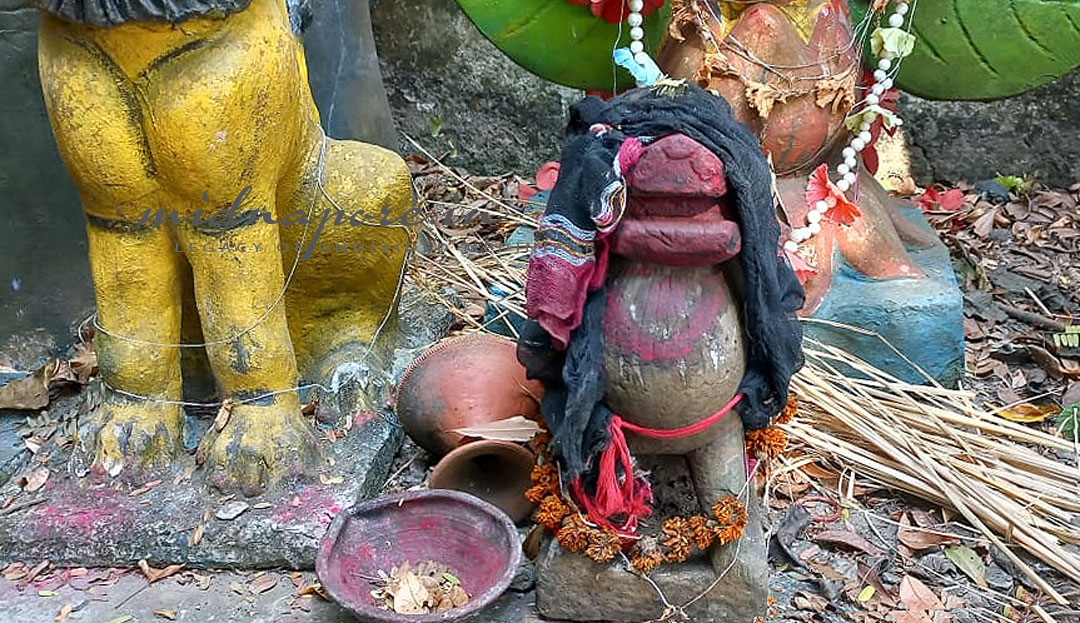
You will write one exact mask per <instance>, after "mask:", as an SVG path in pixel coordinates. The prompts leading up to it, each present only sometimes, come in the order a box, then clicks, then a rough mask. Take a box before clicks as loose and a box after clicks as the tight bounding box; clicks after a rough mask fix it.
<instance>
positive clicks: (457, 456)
mask: <svg viewBox="0 0 1080 623" xmlns="http://www.w3.org/2000/svg"><path fill="white" fill-rule="evenodd" d="M535 460H536V459H535V457H534V456H533V453H532V452H529V451H528V450H526V449H525V448H523V447H521V446H519V445H517V444H516V443H511V442H509V441H494V440H491V439H480V440H478V441H474V442H472V443H469V444H466V445H464V446H461V447H460V448H457V449H456V450H454V451H453V452H451V453H450V454H447V455H446V456H445V457H443V459H442V460H441V461H439V463H438V464H437V465H436V466H435V469H434V470H432V472H431V477H430V478H429V479H428V486H429V487H430V488H432V489H454V490H456V491H464V492H465V493H470V494H472V495H475V496H476V497H478V498H480V499H481V500H484V501H485V502H489V503H491V504H493V505H495V506H496V507H498V508H499V509H502V511H503V512H504V513H506V514H507V515H510V517H511V518H513V520H514V521H521V520H523V519H525V518H526V517H528V516H529V513H531V512H532V510H533V508H535V505H534V504H532V503H531V502H529V501H528V500H526V499H525V490H526V489H528V488H529V487H530V486H531V485H532V481H531V479H530V475H531V474H532V468H533V463H534V462H535Z"/></svg>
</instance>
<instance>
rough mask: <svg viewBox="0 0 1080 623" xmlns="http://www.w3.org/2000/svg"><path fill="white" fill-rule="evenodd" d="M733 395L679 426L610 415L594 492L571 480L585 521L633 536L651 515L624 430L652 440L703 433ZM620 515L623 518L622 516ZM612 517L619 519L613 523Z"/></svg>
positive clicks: (735, 400) (726, 410) (723, 412)
mask: <svg viewBox="0 0 1080 623" xmlns="http://www.w3.org/2000/svg"><path fill="white" fill-rule="evenodd" d="M742 397H743V396H742V394H737V395H736V396H735V397H734V398H732V399H731V400H730V401H729V402H728V403H727V404H726V405H724V406H723V408H721V409H720V410H719V411H717V412H716V413H714V414H712V415H710V416H709V417H707V418H705V419H703V420H700V421H698V422H694V423H693V424H690V425H688V426H683V427H682V428H675V429H669V430H660V429H654V428H645V427H642V426H638V425H636V424H631V423H629V422H627V421H625V420H623V419H622V418H621V417H619V416H618V415H613V416H612V417H611V424H610V425H609V426H608V434H609V435H610V437H611V442H610V443H609V444H608V447H607V448H605V449H604V451H603V452H602V453H601V454H600V461H599V464H598V465H597V476H596V493H595V495H593V496H592V497H591V498H590V497H589V496H588V495H587V494H586V493H585V488H584V486H583V485H582V483H581V477H580V476H579V477H578V478H576V479H574V482H573V490H574V497H575V498H576V499H577V500H578V502H579V503H580V504H581V505H582V506H584V507H585V512H586V514H587V515H588V516H589V520H591V521H592V522H593V523H595V524H597V525H600V526H604V527H607V528H612V529H613V530H615V531H616V532H618V533H619V535H620V536H623V537H626V536H634V535H636V533H637V525H638V521H639V520H640V519H642V518H644V517H648V516H649V515H651V514H652V508H651V507H650V506H649V505H650V504H652V501H653V494H652V487H650V486H649V482H648V481H647V480H645V479H644V478H641V477H638V476H635V475H634V463H633V460H632V458H631V457H630V448H629V447H628V446H627V445H626V433H625V432H623V431H624V430H629V431H630V432H633V433H636V434H638V435H642V436H644V437H650V438H652V439H679V438H682V437H689V436H691V435H696V434H698V433H701V432H704V431H705V430H707V429H708V428H709V427H710V426H712V425H713V424H716V423H717V422H719V421H720V420H722V419H724V417H725V416H727V414H728V413H730V412H731V410H732V409H733V408H735V405H737V404H739V401H740V400H742ZM620 465H621V467H622V469H623V479H622V483H621V484H620V483H619V475H618V470H617V466H620ZM622 518H624V519H622ZM613 519H622V522H621V524H620V525H615V524H614V522H613Z"/></svg>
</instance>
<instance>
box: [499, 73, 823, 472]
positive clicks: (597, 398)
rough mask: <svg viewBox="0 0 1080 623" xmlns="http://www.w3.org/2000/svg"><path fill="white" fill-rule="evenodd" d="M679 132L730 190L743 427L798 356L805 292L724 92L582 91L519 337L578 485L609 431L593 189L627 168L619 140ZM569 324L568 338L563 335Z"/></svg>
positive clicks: (782, 395) (769, 407)
mask: <svg viewBox="0 0 1080 623" xmlns="http://www.w3.org/2000/svg"><path fill="white" fill-rule="evenodd" d="M677 133H678V134H683V135H685V136H688V137H689V138H692V139H694V140H695V141H697V142H698V143H701V144H702V145H703V146H704V147H705V148H707V149H709V150H710V151H711V152H713V153H714V154H716V155H717V157H718V158H719V159H720V160H721V161H722V162H723V164H724V173H725V176H726V178H727V182H728V188H729V192H730V193H732V194H733V196H734V203H735V206H736V209H737V214H738V219H739V226H740V230H741V234H742V252H741V253H740V256H739V257H740V259H741V263H742V266H743V269H744V271H745V282H746V294H745V300H744V301H743V305H744V309H743V312H744V313H743V318H744V319H745V322H746V337H747V342H746V343H747V367H746V373H745V376H744V377H743V379H742V383H741V385H740V388H739V391H740V392H741V393H742V394H743V395H744V396H743V399H742V402H741V403H740V404H739V407H738V408H739V413H740V415H741V417H742V419H743V423H744V425H745V427H746V428H748V429H755V428H763V427H765V426H768V425H769V423H770V421H771V419H772V417H773V416H775V415H776V414H777V413H778V412H779V411H780V409H781V408H783V406H784V404H785V401H786V399H787V394H788V384H789V382H790V379H791V376H792V375H793V374H794V373H795V371H796V370H798V368H799V367H800V366H801V365H802V346H801V345H802V330H801V328H800V326H799V322H798V320H797V319H796V316H795V313H796V311H797V310H798V309H799V308H800V307H801V306H802V304H803V301H804V294H803V290H802V287H801V285H800V284H799V281H798V279H797V278H796V276H795V273H794V271H793V270H792V269H791V266H790V265H789V264H788V262H787V260H786V258H784V257H783V254H782V253H781V252H780V248H779V246H778V240H779V236H780V227H779V224H778V223H777V220H776V212H775V206H774V203H773V197H772V177H771V174H770V172H769V166H768V163H767V161H766V160H765V158H764V157H763V156H762V152H761V146H760V143H759V142H758V139H757V137H755V136H754V135H753V134H752V133H751V132H750V131H749V130H748V129H747V128H745V127H744V126H743V125H741V124H740V123H739V122H738V121H736V120H735V118H734V116H733V115H732V111H731V107H730V106H729V105H728V103H727V102H726V101H724V100H723V99H722V98H720V97H717V96H714V95H711V94H709V93H707V92H705V91H703V90H701V89H700V88H698V87H696V86H693V85H681V86H661V87H657V88H651V89H636V90H634V91H630V92H628V93H625V94H623V95H620V96H618V97H616V98H613V99H611V100H609V101H604V100H602V99H600V98H597V97H588V98H586V99H585V100H583V101H582V102H580V103H579V104H577V105H576V106H574V107H573V109H572V110H571V114H570V123H569V127H568V128H567V138H566V143H565V145H564V148H563V153H562V157H561V169H560V174H559V180H558V182H557V184H556V186H555V188H554V189H553V190H552V193H551V198H550V199H549V201H548V204H547V208H546V210H545V212H544V218H543V219H542V220H541V227H540V230H539V231H538V233H537V243H536V247H535V249H534V252H533V256H532V258H531V260H530V265H529V276H528V286H527V297H528V305H527V309H528V312H529V316H530V320H529V322H528V323H527V325H526V327H525V330H524V332H523V333H522V335H521V338H520V340H519V342H518V358H519V359H520V360H521V362H522V363H523V364H524V365H525V367H526V369H527V370H528V374H529V377H530V378H535V379H538V380H540V381H541V382H543V383H544V386H545V390H546V393H545V395H544V399H543V403H542V405H541V411H542V414H543V416H544V419H545V422H546V423H547V425H548V427H549V428H550V430H551V432H552V434H553V437H554V442H555V448H556V452H557V454H558V456H559V458H560V460H561V461H562V463H563V468H564V470H565V471H566V473H567V474H568V475H569V476H570V477H571V478H578V477H582V476H583V477H584V481H585V483H586V488H588V487H589V486H590V485H589V483H590V482H591V481H595V469H596V463H597V460H596V459H597V457H598V455H599V454H600V453H601V452H603V451H604V450H605V448H606V446H607V445H608V444H609V442H610V439H609V433H608V425H609V423H610V422H611V420H612V413H611V411H610V410H609V409H608V408H607V407H605V406H604V404H603V396H604V375H603V314H604V305H605V291H604V288H603V280H602V277H603V272H604V270H605V269H606V244H604V242H603V234H602V232H600V231H598V227H597V222H596V220H595V219H596V215H597V213H598V211H600V208H598V205H597V204H598V201H599V199H598V193H601V191H602V189H604V190H608V189H610V186H611V184H612V180H613V178H621V176H622V174H624V173H625V171H619V161H620V156H621V155H622V152H621V151H620V148H621V147H622V146H623V143H624V142H626V141H628V140H633V139H638V140H640V141H642V142H648V141H650V140H655V139H658V138H661V137H663V136H667V135H671V134H677ZM635 142H636V141H635ZM597 163H604V166H603V167H601V166H598V165H597ZM613 170H614V175H613V173H612V171H613ZM600 229H602V228H600ZM590 255H591V257H590ZM583 291H588V292H587V296H585V297H582V296H581V295H582V293H583ZM582 299H583V304H582ZM568 309H569V311H568ZM578 309H580V312H579V313H578V314H576V315H575V314H574V313H573V312H575V311H578ZM578 318H580V322H577V321H578ZM567 331H569V344H563V341H564V340H563V338H562V337H561V336H562V335H565V334H566V333H567ZM564 346H565V348H564ZM590 472H592V473H590Z"/></svg>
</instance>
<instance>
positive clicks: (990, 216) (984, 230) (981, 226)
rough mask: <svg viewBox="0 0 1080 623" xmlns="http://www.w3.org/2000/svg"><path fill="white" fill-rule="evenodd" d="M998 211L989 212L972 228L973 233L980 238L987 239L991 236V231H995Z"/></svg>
mask: <svg viewBox="0 0 1080 623" xmlns="http://www.w3.org/2000/svg"><path fill="white" fill-rule="evenodd" d="M997 214H998V209H997V208H992V209H990V210H987V211H986V212H985V213H984V214H983V215H982V216H980V217H979V218H978V220H976V221H975V225H973V226H972V231H974V232H975V235H976V236H978V237H980V238H985V237H987V236H989V235H990V231H991V230H992V229H994V218H995V217H997Z"/></svg>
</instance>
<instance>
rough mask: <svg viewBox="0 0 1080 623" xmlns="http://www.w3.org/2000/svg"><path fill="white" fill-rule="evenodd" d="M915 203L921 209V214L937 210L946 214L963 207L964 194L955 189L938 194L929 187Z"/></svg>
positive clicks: (934, 189) (935, 189)
mask: <svg viewBox="0 0 1080 623" xmlns="http://www.w3.org/2000/svg"><path fill="white" fill-rule="evenodd" d="M915 203H916V204H918V205H919V207H920V208H922V210H923V212H931V211H933V210H939V209H940V210H945V211H946V212H956V211H957V210H959V209H960V208H961V207H963V205H964V192H963V191H962V190H959V189H957V188H953V189H951V190H947V191H945V192H940V191H938V189H937V188H934V187H933V186H931V187H929V188H927V189H926V192H924V193H923V194H922V196H921V197H919V198H918V199H916V200H915Z"/></svg>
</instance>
